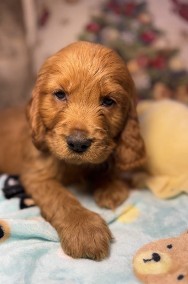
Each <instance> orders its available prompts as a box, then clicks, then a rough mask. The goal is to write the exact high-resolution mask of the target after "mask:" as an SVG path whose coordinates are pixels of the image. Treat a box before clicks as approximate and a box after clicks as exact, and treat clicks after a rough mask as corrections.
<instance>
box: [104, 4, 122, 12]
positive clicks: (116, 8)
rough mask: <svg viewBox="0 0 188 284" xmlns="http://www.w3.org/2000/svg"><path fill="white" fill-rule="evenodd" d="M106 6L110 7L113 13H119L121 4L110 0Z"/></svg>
mask: <svg viewBox="0 0 188 284" xmlns="http://www.w3.org/2000/svg"><path fill="white" fill-rule="evenodd" d="M107 7H108V9H110V10H111V11H112V12H114V13H115V14H120V13H121V6H120V5H119V4H118V3H116V2H115V1H111V2H110V3H108V5H107Z"/></svg>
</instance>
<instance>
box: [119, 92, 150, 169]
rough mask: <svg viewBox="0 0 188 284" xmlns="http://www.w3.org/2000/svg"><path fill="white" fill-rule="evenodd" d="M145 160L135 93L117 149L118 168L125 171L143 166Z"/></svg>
mask: <svg viewBox="0 0 188 284" xmlns="http://www.w3.org/2000/svg"><path fill="white" fill-rule="evenodd" d="M144 162H145V147H144V141H143V139H142V137H141V135H140V129H139V123H138V117H137V112H136V103H135V100H134V94H133V95H132V98H131V99H130V106H129V111H128V115H127V120H126V123H125V126H124V129H123V131H122V132H121V134H120V137H119V141H118V144H117V148H116V150H115V164H116V167H117V169H119V170H122V171H125V170H132V169H134V168H138V167H140V166H142V165H143V164H144Z"/></svg>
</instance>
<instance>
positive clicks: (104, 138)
mask: <svg viewBox="0 0 188 284" xmlns="http://www.w3.org/2000/svg"><path fill="white" fill-rule="evenodd" d="M27 116H28V120H29V126H30V127H28V123H27V121H26V119H25V118H24V111H23V110H22V109H17V110H16V109H14V110H5V111H3V112H1V115H0V135H1V140H0V171H1V172H8V173H11V174H19V175H20V177H21V181H22V183H23V185H24V186H25V188H26V191H27V192H28V193H29V194H31V195H32V197H33V199H34V200H35V201H36V203H37V204H38V205H39V206H40V209H41V213H42V215H43V216H44V217H45V218H46V220H48V221H49V222H50V223H51V224H52V225H53V226H54V227H55V229H56V230H57V232H58V234H59V236H60V241H61V244H62V247H63V249H64V251H65V252H66V253H67V254H69V255H71V256H72V257H75V258H78V257H88V258H91V259H96V260H101V259H103V258H105V257H107V256H108V254H109V249H110V242H111V240H112V235H111V232H110V230H109V228H108V226H107V225H106V223H105V222H104V220H103V219H102V218H101V217H100V216H99V215H98V214H96V213H94V212H91V211H89V210H87V209H85V208H83V207H82V205H81V204H80V203H79V201H78V200H77V199H76V198H75V197H74V195H73V194H72V193H70V192H69V191H68V190H67V189H66V187H65V186H66V185H67V184H70V183H75V182H82V181H83V180H84V181H86V180H89V182H90V187H92V190H93V195H94V198H95V200H96V202H97V203H98V204H99V205H100V206H103V207H106V208H115V207H116V206H118V205H119V204H120V203H122V202H123V201H124V200H125V198H126V197H127V195H128V189H127V186H126V184H124V183H123V181H122V180H121V179H120V177H119V172H120V171H125V170H130V169H134V168H135V167H138V166H141V165H142V164H143V162H144V159H145V151H144V144H143V140H142V138H141V136H140V131H139V126H138V121H137V114H136V110H135V90H134V84H133V81H132V79H131V76H130V74H129V72H128V70H127V68H126V65H125V63H124V62H123V60H122V59H121V58H120V57H119V56H118V55H117V54H116V53H115V52H114V51H112V50H111V49H108V48H106V47H104V46H101V45H98V44H92V43H88V42H77V43H73V44H71V45H69V46H67V47H66V48H64V49H62V50H60V51H59V52H58V53H56V54H55V55H53V56H51V57H50V58H48V59H47V60H46V62H45V63H44V65H43V66H42V68H41V70H40V72H39V75H38V78H37V81H36V85H35V87H34V90H33V94H32V99H31V101H30V103H29V105H28V106H27ZM31 137H32V139H31ZM70 138H71V139H72V140H71V142H70ZM32 140H33V141H32ZM32 142H33V143H32ZM33 144H34V145H35V146H34V145H33ZM75 145H76V147H77V148H76V149H75V148H74V146H75Z"/></svg>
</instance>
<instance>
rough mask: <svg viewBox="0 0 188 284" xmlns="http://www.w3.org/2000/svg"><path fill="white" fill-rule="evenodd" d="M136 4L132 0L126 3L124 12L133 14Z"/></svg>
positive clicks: (129, 14) (128, 14)
mask: <svg viewBox="0 0 188 284" xmlns="http://www.w3.org/2000/svg"><path fill="white" fill-rule="evenodd" d="M135 8H136V5H135V4H134V3H132V2H129V3H126V4H125V6H124V13H125V15H126V16H133V14H134V12H135Z"/></svg>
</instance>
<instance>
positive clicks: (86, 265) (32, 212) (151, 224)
mask: <svg viewBox="0 0 188 284" xmlns="http://www.w3.org/2000/svg"><path fill="white" fill-rule="evenodd" d="M6 182H7V176H5V175H3V176H1V177H0V283H2V284H14V283H15V284H18V283H19V284H29V283H31V284H44V283H46V284H56V283H58V284H59V283H61V284H96V283H97V284H100V283H101V284H111V283H112V284H125V283H126V284H136V283H139V282H138V280H137V279H136V278H135V277H134V274H133V270H132V257H133V255H134V254H135V252H136V251H137V250H138V249H139V248H140V247H141V246H143V245H144V244H145V243H148V242H150V241H152V240H155V239H159V238H163V237H170V236H175V235H178V234H180V233H181V232H183V231H185V230H186V229H187V228H188V210H187V204H188V196H187V195H183V194H182V195H181V196H179V197H178V198H176V199H172V200H169V201H164V200H158V199H156V197H154V196H153V195H152V193H151V192H149V191H147V190H142V191H137V190H135V191H132V193H131V195H130V197H129V198H128V200H127V201H126V202H125V203H124V204H123V205H122V206H120V207H119V208H118V209H117V210H115V211H110V210H105V209H100V208H99V207H97V205H96V204H95V203H94V201H93V200H92V199H91V197H89V196H86V195H78V198H79V199H80V201H81V203H82V204H83V205H84V206H85V207H87V208H89V209H91V210H93V211H95V212H97V213H99V214H101V216H102V217H103V218H104V219H105V220H106V221H107V222H108V224H109V227H110V229H111V231H112V233H113V235H114V237H115V242H114V243H113V244H112V247H111V255H110V257H109V258H108V259H106V260H103V261H101V262H95V261H92V260H88V259H87V260H86V259H76V260H75V259H72V258H71V257H69V256H67V255H66V254H65V253H64V252H63V250H62V249H61V247H60V243H59V239H58V236H57V233H56V231H55V230H54V229H53V228H52V227H51V225H50V224H49V223H47V222H46V221H45V220H44V219H43V218H42V217H41V216H40V210H39V208H38V207H36V206H33V207H28V208H26V207H27V206H25V205H24V202H25V203H27V202H28V201H29V199H28V198H27V197H26V196H23V193H21V192H20V193H19V194H17V197H14V198H10V197H11V196H10V192H8V193H7V192H6V190H2V189H3V188H4V189H5V187H6ZM9 182H10V181H9ZM12 196H16V195H14V194H12ZM7 198H9V199H7ZM27 199H28V200H27ZM20 208H22V210H21V209H20Z"/></svg>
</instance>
